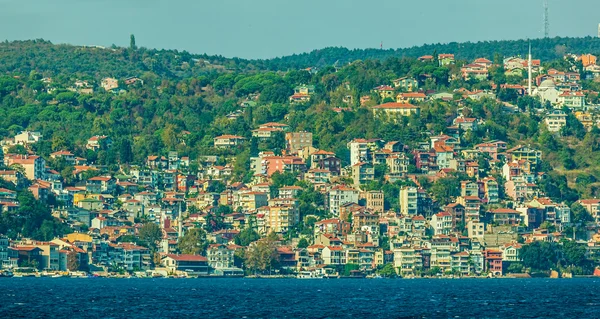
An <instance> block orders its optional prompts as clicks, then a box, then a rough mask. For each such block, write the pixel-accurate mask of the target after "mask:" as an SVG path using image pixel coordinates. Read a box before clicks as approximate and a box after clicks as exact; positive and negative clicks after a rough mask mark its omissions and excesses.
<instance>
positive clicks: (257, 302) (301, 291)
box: [0, 278, 600, 319]
mask: <svg viewBox="0 0 600 319" xmlns="http://www.w3.org/2000/svg"><path fill="white" fill-rule="evenodd" d="M186 316H189V317H190V318H507V317H513V318H599V317H600V280H599V279H555V280H551V279H487V280H486V279H460V280H458V279H454V280H452V279H449V280H442V279H432V280H425V279H415V280H385V279H372V280H369V279H330V280H295V279H287V280H286V279H103V278H96V279H70V278H0V318H88V319H91V318H128V319H134V318H183V317H186Z"/></svg>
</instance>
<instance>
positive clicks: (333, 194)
mask: <svg viewBox="0 0 600 319" xmlns="http://www.w3.org/2000/svg"><path fill="white" fill-rule="evenodd" d="M358 195H359V191H358V190H356V189H354V188H350V187H347V186H341V185H340V186H336V187H333V188H332V189H331V190H330V191H329V213H331V214H332V215H333V216H339V215H340V207H341V206H342V205H344V204H347V203H356V204H358Z"/></svg>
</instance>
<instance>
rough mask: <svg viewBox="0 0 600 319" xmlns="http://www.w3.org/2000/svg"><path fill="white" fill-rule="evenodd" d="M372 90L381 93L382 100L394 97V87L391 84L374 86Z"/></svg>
mask: <svg viewBox="0 0 600 319" xmlns="http://www.w3.org/2000/svg"><path fill="white" fill-rule="evenodd" d="M372 92H373V93H377V94H379V96H380V97H381V100H382V101H383V100H385V99H386V98H390V99H393V98H394V88H393V87H391V86H389V85H380V86H378V87H376V88H373V90H372Z"/></svg>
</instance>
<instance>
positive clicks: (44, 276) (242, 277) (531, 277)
mask: <svg viewBox="0 0 600 319" xmlns="http://www.w3.org/2000/svg"><path fill="white" fill-rule="evenodd" d="M2 278H5V279H10V278H51V279H57V278H64V279H251V280H253V279H269V280H275V279H280V280H281V279H288V280H289V279H292V280H294V279H295V280H348V279H350V280H358V279H363V280H380V279H384V280H457V279H462V280H469V279H581V278H598V279H600V277H598V276H593V275H578V276H572V277H561V278H552V277H550V276H531V275H527V276H511V275H508V276H499V277H487V276H465V277H450V276H448V277H444V276H442V277H394V278H384V277H374V278H373V277H371V278H369V277H344V276H341V277H323V278H298V277H297V276H211V275H208V276H187V277H186V276H166V277H151V276H147V277H142V276H124V275H115V276H110V275H109V276H98V275H97V276H95V275H89V276H80V275H78V276H56V275H54V276H48V275H31V274H28V275H21V274H15V275H13V276H3V277H0V281H1V280H2Z"/></svg>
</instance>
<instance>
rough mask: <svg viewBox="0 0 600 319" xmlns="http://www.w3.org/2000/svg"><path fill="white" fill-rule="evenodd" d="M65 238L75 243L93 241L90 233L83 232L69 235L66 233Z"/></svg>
mask: <svg viewBox="0 0 600 319" xmlns="http://www.w3.org/2000/svg"><path fill="white" fill-rule="evenodd" d="M65 239H66V240H67V241H68V242H70V243H74V242H86V243H91V242H92V236H90V235H88V234H82V233H71V234H67V235H65Z"/></svg>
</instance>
